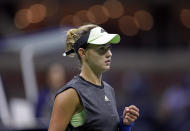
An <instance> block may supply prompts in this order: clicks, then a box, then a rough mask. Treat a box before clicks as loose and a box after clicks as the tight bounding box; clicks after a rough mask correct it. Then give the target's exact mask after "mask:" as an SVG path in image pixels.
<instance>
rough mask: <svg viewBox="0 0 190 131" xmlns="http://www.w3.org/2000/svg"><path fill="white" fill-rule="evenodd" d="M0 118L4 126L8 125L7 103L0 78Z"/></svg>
mask: <svg viewBox="0 0 190 131" xmlns="http://www.w3.org/2000/svg"><path fill="white" fill-rule="evenodd" d="M0 118H1V120H2V123H3V124H4V125H5V126H9V125H10V116H9V110H8V103H7V99H6V96H5V92H4V89H3V83H2V80H1V76H0Z"/></svg>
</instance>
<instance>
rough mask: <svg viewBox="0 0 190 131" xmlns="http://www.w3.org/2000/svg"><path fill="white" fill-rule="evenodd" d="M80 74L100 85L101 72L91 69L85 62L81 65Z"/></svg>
mask: <svg viewBox="0 0 190 131" xmlns="http://www.w3.org/2000/svg"><path fill="white" fill-rule="evenodd" d="M80 76H82V77H83V78H84V79H85V80H87V81H89V82H91V83H93V84H95V85H98V86H101V80H102V73H101V72H98V71H96V70H95V69H92V68H91V67H90V66H89V65H87V64H85V63H83V65H82V68H81V73H80Z"/></svg>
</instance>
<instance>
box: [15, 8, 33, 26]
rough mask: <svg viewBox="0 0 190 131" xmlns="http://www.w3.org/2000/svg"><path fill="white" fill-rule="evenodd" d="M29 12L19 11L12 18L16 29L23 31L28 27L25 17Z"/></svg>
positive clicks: (25, 10) (26, 10)
mask: <svg viewBox="0 0 190 131" xmlns="http://www.w3.org/2000/svg"><path fill="white" fill-rule="evenodd" d="M30 13H31V12H30V10H28V9H21V10H19V11H18V12H17V13H16V15H15V18H14V22H15V25H16V27H17V28H18V29H24V28H26V27H28V25H29V24H30V22H29V21H28V18H27V16H28V15H29V14H30Z"/></svg>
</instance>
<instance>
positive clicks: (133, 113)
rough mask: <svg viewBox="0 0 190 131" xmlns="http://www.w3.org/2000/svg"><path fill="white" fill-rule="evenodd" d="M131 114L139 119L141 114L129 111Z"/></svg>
mask: <svg viewBox="0 0 190 131" xmlns="http://www.w3.org/2000/svg"><path fill="white" fill-rule="evenodd" d="M129 113H130V114H132V115H134V116H137V117H139V112H137V111H135V110H129Z"/></svg>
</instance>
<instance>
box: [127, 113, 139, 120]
mask: <svg viewBox="0 0 190 131" xmlns="http://www.w3.org/2000/svg"><path fill="white" fill-rule="evenodd" d="M127 117H130V118H132V119H134V120H136V119H137V116H135V115H133V114H130V113H127V114H126V116H125V118H127Z"/></svg>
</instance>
